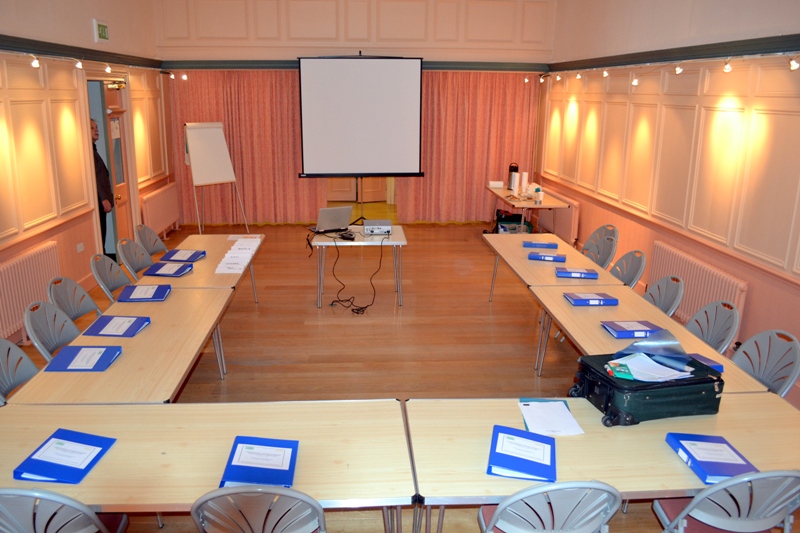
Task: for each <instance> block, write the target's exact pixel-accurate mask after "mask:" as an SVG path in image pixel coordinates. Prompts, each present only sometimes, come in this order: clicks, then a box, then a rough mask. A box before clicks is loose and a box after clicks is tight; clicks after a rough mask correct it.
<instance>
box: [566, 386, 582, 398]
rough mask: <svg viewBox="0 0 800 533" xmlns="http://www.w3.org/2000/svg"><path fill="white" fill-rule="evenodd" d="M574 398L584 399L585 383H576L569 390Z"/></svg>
mask: <svg viewBox="0 0 800 533" xmlns="http://www.w3.org/2000/svg"><path fill="white" fill-rule="evenodd" d="M569 395H570V396H571V397H572V398H583V383H576V384H574V385H573V386H572V387H570V389H569Z"/></svg>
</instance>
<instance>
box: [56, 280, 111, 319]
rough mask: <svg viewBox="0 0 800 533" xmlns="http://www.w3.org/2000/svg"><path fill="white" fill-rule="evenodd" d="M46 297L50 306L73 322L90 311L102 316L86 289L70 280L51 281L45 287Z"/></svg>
mask: <svg viewBox="0 0 800 533" xmlns="http://www.w3.org/2000/svg"><path fill="white" fill-rule="evenodd" d="M47 297H48V299H49V300H50V303H51V304H53V305H55V306H56V307H58V308H59V309H61V310H62V311H64V312H65V313H66V314H67V316H68V317H70V318H71V319H72V320H73V321H74V320H78V319H79V318H80V317H82V316H83V315H85V314H86V313H91V312H92V311H94V313H95V314H96V315H97V316H100V315H101V314H102V311H100V308H99V307H98V306H97V303H96V302H95V301H94V300H93V299H92V297H91V296H89V293H88V292H86V289H84V288H83V287H81V286H80V285H79V284H78V283H77V282H76V281H75V280H72V279H70V278H62V277H56V278H53V279H51V280H50V284H49V285H48V286H47Z"/></svg>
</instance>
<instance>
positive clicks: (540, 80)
mask: <svg viewBox="0 0 800 533" xmlns="http://www.w3.org/2000/svg"><path fill="white" fill-rule="evenodd" d="M549 76H550V74H539V83H544V79H545V78H547V77H549Z"/></svg>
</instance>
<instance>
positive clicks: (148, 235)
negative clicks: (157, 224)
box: [136, 224, 167, 255]
mask: <svg viewBox="0 0 800 533" xmlns="http://www.w3.org/2000/svg"><path fill="white" fill-rule="evenodd" d="M136 242H138V243H139V244H140V245H142V247H143V248H144V249H145V251H146V252H147V253H148V254H150V255H153V254H157V253H158V252H166V251H167V245H166V244H164V241H162V240H161V238H160V237H159V236H158V234H157V233H156V232H155V231H153V229H152V228H150V227H149V226H145V225H144V224H139V225H138V226H136Z"/></svg>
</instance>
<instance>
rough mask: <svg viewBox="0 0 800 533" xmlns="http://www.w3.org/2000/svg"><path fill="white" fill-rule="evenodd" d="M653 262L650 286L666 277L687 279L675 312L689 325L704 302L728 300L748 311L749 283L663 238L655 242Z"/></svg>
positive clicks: (651, 261) (651, 262) (741, 309)
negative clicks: (666, 241) (746, 305)
mask: <svg viewBox="0 0 800 533" xmlns="http://www.w3.org/2000/svg"><path fill="white" fill-rule="evenodd" d="M648 262H649V263H650V285H652V284H654V283H655V282H656V281H658V280H659V279H661V278H663V277H664V276H679V277H680V278H681V279H682V280H683V299H682V300H681V304H680V305H679V306H678V309H677V310H676V311H675V315H673V316H674V317H675V318H676V319H677V320H678V321H680V322H681V323H683V324H685V323H686V322H688V320H689V319H690V318H692V316H694V314H695V313H696V312H697V311H699V310H700V308H702V307H703V306H704V305H706V304H709V303H711V302H715V301H717V300H727V301H729V302H731V303H732V304H734V305H735V306H736V307H737V308H738V309H739V315H740V316H741V315H742V314H743V313H744V303H745V296H746V295H747V283H746V282H744V281H742V280H741V279H739V278H737V277H735V276H732V275H730V274H728V273H727V272H723V271H722V270H720V269H718V268H717V267H714V266H712V265H709V264H708V263H704V262H702V261H699V260H697V259H695V258H694V257H692V256H690V255H688V254H687V253H685V252H682V251H681V250H678V249H677V248H673V247H672V246H669V245H668V244H665V243H663V242H661V241H655V242H654V243H653V257H652V259H651V260H648Z"/></svg>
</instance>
